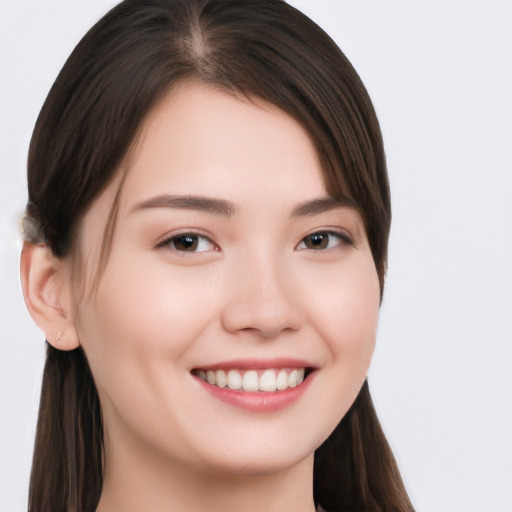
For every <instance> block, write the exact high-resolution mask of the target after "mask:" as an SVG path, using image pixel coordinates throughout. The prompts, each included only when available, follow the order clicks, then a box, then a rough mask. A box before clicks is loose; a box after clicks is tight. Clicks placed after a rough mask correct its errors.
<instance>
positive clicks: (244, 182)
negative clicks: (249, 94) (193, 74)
mask: <svg viewBox="0 0 512 512" xmlns="http://www.w3.org/2000/svg"><path fill="white" fill-rule="evenodd" d="M262 188H270V189H271V190H280V191H281V193H285V194H290V197H292V196H293V195H301V194H302V195H304V193H307V194H310V195H313V196H315V195H316V196H319V195H325V187H324V183H323V176H322V171H321V165H320V162H319V159H318V155H317V152H316V150H315V148H314V146H313V143H312V141H311V139H310V138H309V136H308V134H307V133H306V131H305V130H304V129H303V128H302V126H301V125H300V124H299V123H297V121H295V120H294V119H293V118H291V117H290V116H289V115H287V114H286V113H284V112H283V111H282V110H280V109H278V108H277V107H275V106H272V105H269V104H267V103H264V102H262V101H258V100H252V101H249V100H248V99H240V98H238V97H235V96H233V95H231V94H228V93H226V92H223V91H219V90H216V89H214V88H211V87H209V86H206V85H202V84H196V83H193V84H184V85H182V86H180V87H179V88H178V89H177V90H175V91H173V92H172V93H171V94H169V95H168V96H167V97H166V98H165V99H164V100H163V101H162V102H161V103H160V104H159V105H158V106H157V108H156V109H155V110H154V111H153V112H152V113H151V115H150V116H149V117H148V119H147V120H146V122H145V123H144V125H143V127H142V129H141V131H140V135H139V137H138V139H137V142H136V144H135V145H134V147H133V150H132V152H131V154H130V162H129V171H128V173H127V177H126V182H125V183H124V184H123V193H122V196H121V200H122V207H123V209H125V208H129V207H130V204H131V203H132V202H133V201H135V200H141V199H144V198H149V197H151V196H155V195H158V194H162V193H173V194H202V195H214V196H219V197H229V196H232V199H239V200H243V199H244V192H245V193H246V194H248V195H249V196H252V195H253V194H254V193H255V192H256V191H258V190H261V189H262Z"/></svg>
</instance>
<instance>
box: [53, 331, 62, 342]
mask: <svg viewBox="0 0 512 512" xmlns="http://www.w3.org/2000/svg"><path fill="white" fill-rule="evenodd" d="M61 339H62V331H59V333H58V334H57V336H56V337H55V343H58V342H59V341H60V340H61Z"/></svg>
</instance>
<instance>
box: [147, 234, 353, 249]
mask: <svg viewBox="0 0 512 512" xmlns="http://www.w3.org/2000/svg"><path fill="white" fill-rule="evenodd" d="M315 237H316V241H315V242H313V243H314V244H315V243H317V245H321V244H322V242H324V241H325V240H327V246H326V247H320V248H315V247H308V245H307V241H308V240H310V241H311V240H312V239H314V238H315ZM331 238H336V239H337V240H338V242H337V243H336V244H335V245H333V246H330V247H329V245H330V243H331ZM177 242H178V243H182V244H190V245H189V247H192V249H193V250H191V251H188V250H186V249H185V250H183V249H178V248H177V247H176V243H177ZM205 243H206V244H207V245H208V246H209V247H207V248H204V245H205ZM345 244H346V245H350V246H354V245H355V244H354V240H353V239H352V238H351V237H350V236H348V235H347V234H345V233H339V232H337V231H329V230H326V231H315V232H314V233H310V234H309V235H307V236H305V237H304V238H303V239H302V240H301V241H300V242H299V243H298V244H297V247H296V248H297V249H298V250H300V251H304V250H312V251H325V250H329V249H334V248H336V247H338V246H340V245H345ZM301 246H303V247H301ZM156 248H157V249H160V248H169V249H171V250H172V251H175V252H179V253H190V254H197V253H201V252H207V251H210V250H218V247H217V245H215V243H214V242H212V240H211V239H210V238H208V237H207V236H205V235H201V234H199V233H194V232H184V233H179V234H177V235H173V236H171V237H168V238H166V239H165V240H162V241H161V242H159V243H158V244H157V245H156ZM198 248H201V249H203V250H197V249H198Z"/></svg>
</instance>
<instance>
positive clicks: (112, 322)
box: [80, 253, 217, 388]
mask: <svg viewBox="0 0 512 512" xmlns="http://www.w3.org/2000/svg"><path fill="white" fill-rule="evenodd" d="M193 282H194V283H197V282H198V280H197V279H196V280H194V281H193ZM199 282H200V281H199ZM216 303H217V301H215V298H214V297H212V291H210V290H208V289H204V288H202V289H201V288H199V287H197V286H193V285H192V283H191V280H190V279H188V278H187V274H186V272H185V273H183V272H173V271H172V270H171V269H169V267H166V266H164V265H154V264H151V262H146V261H145V260H140V259H138V260H137V259H136V258H129V257H124V258H120V257H118V255H117V254H115V253H112V254H111V256H110V259H109V263H108V265H107V267H106V269H105V271H104V274H103V276H102V279H101V281H100V283H99V286H98V289H97V290H96V292H95V294H94V297H93V299H92V300H91V302H89V303H88V304H86V305H84V307H83V308H81V309H82V312H83V313H82V314H81V321H80V325H81V326H82V330H81V332H80V335H81V343H82V346H83V348H84V350H85V352H86V354H87V357H88V359H89V362H90V365H91V369H92V371H93V374H94V376H95V380H96V381H97V385H98V387H99V388H101V387H102V383H103V382H104V381H105V382H106V379H108V381H109V383H110V385H113V383H115V382H116V379H117V380H118V381H119V382H121V383H122V382H126V381H128V380H130V379H131V380H134V379H135V377H141V381H143V382H147V383H148V384H149V385H152V384H155V382H152V381H154V380H155V378H156V377H155V376H156V375H157V374H158V373H156V372H155V371H154V370H155V365H158V364H159V361H161V362H162V364H164V361H165V362H166V363H165V364H168V362H169V361H172V362H173V364H174V365H176V366H180V365H181V366H183V365H184V364H185V360H184V358H183V354H184V353H186V351H187V349H188V348H189V346H190V345H191V344H192V343H193V342H194V340H195V339H197V338H198V337H199V336H200V334H201V331H202V330H203V329H204V328H205V325H207V324H208V321H207V320H206V319H207V318H211V317H214V316H215V312H214V311H213V309H214V307H215V304H216ZM116 385H117V384H116Z"/></svg>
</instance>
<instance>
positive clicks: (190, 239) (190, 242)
mask: <svg viewBox="0 0 512 512" xmlns="http://www.w3.org/2000/svg"><path fill="white" fill-rule="evenodd" d="M171 245H172V246H173V247H174V249H176V250H177V251H188V252H194V251H195V250H196V249H197V246H198V245H199V237H198V236H197V235H181V236H177V237H175V238H173V239H172V241H171Z"/></svg>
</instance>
